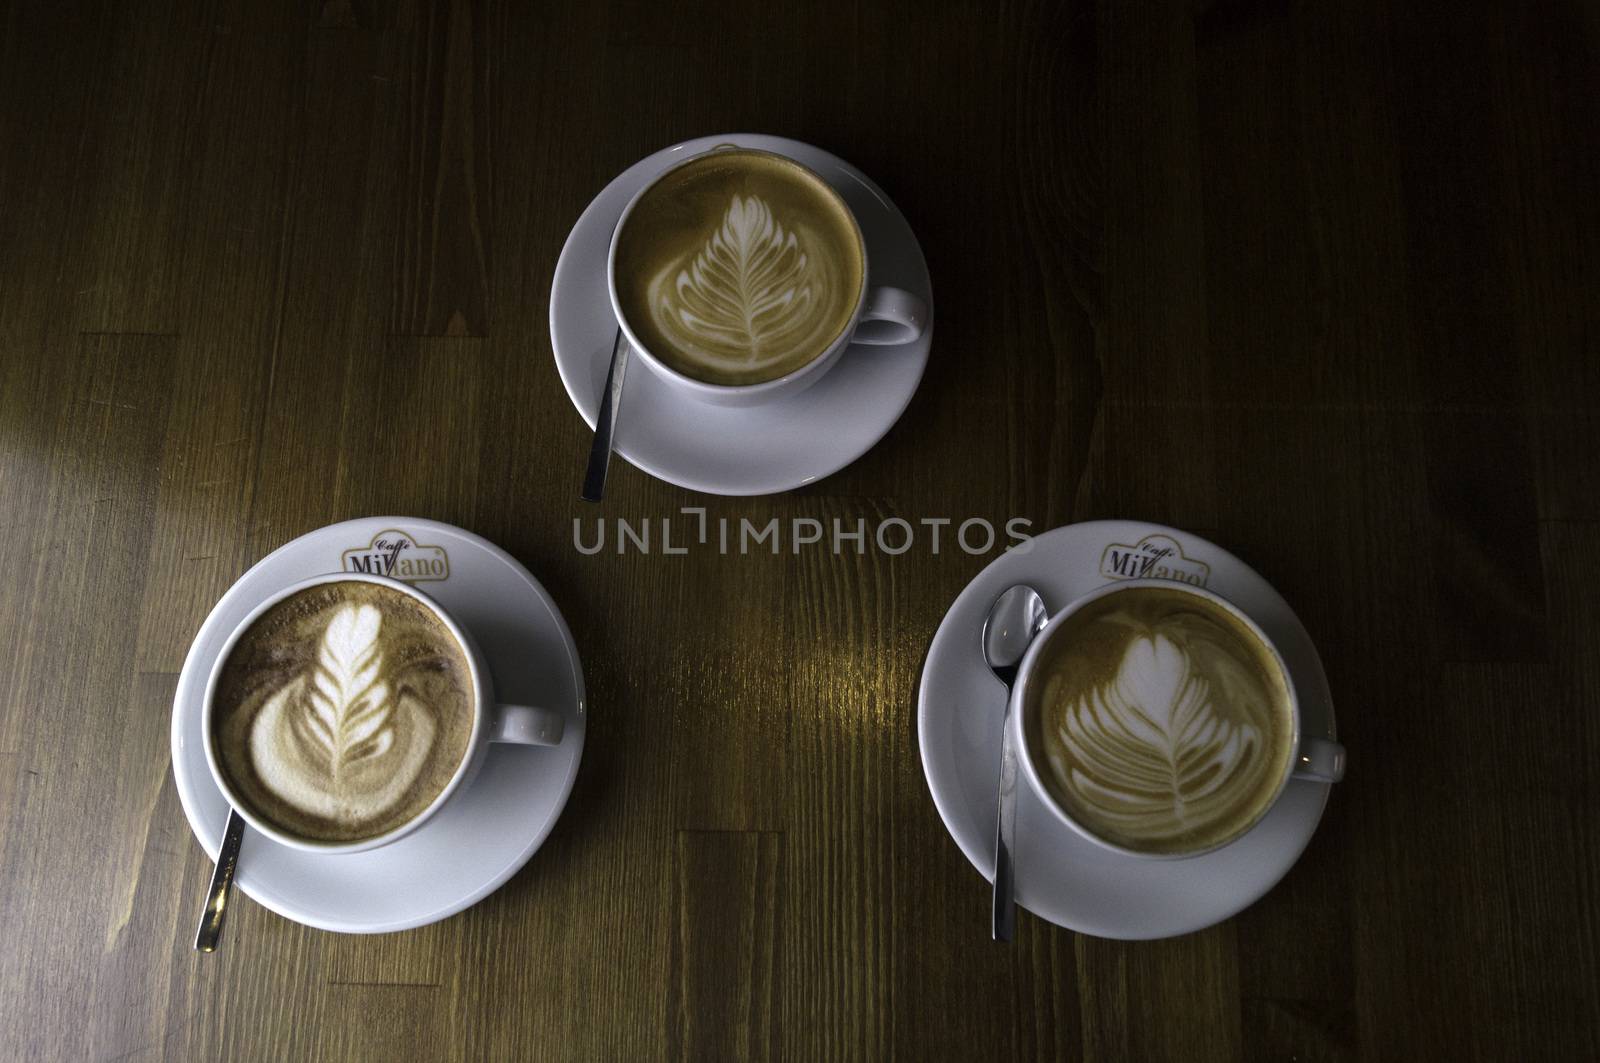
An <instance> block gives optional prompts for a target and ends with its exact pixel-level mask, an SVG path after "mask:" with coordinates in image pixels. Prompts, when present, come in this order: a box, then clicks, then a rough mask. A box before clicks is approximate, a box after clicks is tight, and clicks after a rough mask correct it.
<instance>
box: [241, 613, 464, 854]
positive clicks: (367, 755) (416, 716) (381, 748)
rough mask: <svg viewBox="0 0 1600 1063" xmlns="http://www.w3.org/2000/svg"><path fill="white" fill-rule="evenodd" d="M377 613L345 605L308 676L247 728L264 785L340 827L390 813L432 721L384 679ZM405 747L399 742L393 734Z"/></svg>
mask: <svg viewBox="0 0 1600 1063" xmlns="http://www.w3.org/2000/svg"><path fill="white" fill-rule="evenodd" d="M382 624H383V615H382V613H381V612H380V611H379V610H378V609H376V608H374V607H373V606H370V605H362V606H354V605H347V606H345V607H343V608H341V609H340V610H339V611H338V612H336V613H335V614H334V616H333V619H332V620H331V621H329V623H328V626H327V628H326V629H325V630H324V631H323V634H322V640H321V644H320V646H319V647H318V652H317V663H316V665H315V666H314V667H313V668H312V669H311V672H310V675H309V676H305V675H303V676H300V677H298V678H296V679H294V680H291V681H290V682H289V683H287V684H285V685H284V686H283V687H282V688H281V689H279V690H278V691H276V692H274V693H273V694H271V695H270V696H269V697H268V698H267V699H266V701H265V703H264V704H263V706H262V708H261V711H260V712H259V713H258V714H257V716H256V718H255V721H254V723H253V724H252V725H251V733H250V755H251V762H252V764H253V766H254V767H255V770H256V774H257V775H258V776H259V777H260V779H261V781H262V783H263V784H264V785H265V786H266V787H267V789H269V790H271V791H272V792H273V793H275V794H277V796H278V797H280V798H282V799H283V800H285V801H287V802H288V803H290V804H291V805H293V806H295V807H296V808H298V809H300V810H301V811H303V812H307V813H310V814H312V815H317V816H323V817H326V818H328V819H333V820H337V821H339V822H344V823H359V822H362V821H365V820H370V819H373V818H375V817H377V816H379V815H382V814H383V813H384V812H386V811H388V810H389V809H390V808H392V807H393V806H394V805H395V804H396V803H397V802H399V801H400V799H401V798H402V797H403V796H404V795H405V792H406V790H407V789H408V788H409V787H410V786H411V784H412V782H414V781H415V780H416V777H417V774H418V772H420V771H421V769H422V765H423V763H424V761H426V759H427V757H428V752H429V750H430V748H431V747H432V744H433V736H434V730H435V728H434V723H433V720H432V719H431V718H430V717H429V715H428V713H427V712H426V711H424V710H423V708H422V707H421V706H419V705H418V704H417V703H416V701H415V700H414V699H412V698H410V697H409V696H406V695H401V696H400V697H393V696H391V692H390V689H389V685H388V684H387V683H386V682H384V679H383V672H384V662H383V653H382V650H381V648H380V646H379V642H378V634H379V630H380V628H381V627H382ZM401 735H404V736H406V741H404V742H403V743H402V742H401V741H400V736H401Z"/></svg>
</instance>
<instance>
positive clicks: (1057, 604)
mask: <svg viewBox="0 0 1600 1063" xmlns="http://www.w3.org/2000/svg"><path fill="white" fill-rule="evenodd" d="M1146 564H1148V566H1149V568H1148V570H1146V571H1145V572H1144V574H1145V575H1150V576H1166V577H1169V578H1178V579H1184V580H1186V581H1189V582H1195V583H1198V584H1199V585H1201V586H1205V587H1209V588H1210V589H1211V590H1213V591H1216V592H1217V593H1218V594H1220V595H1222V596H1223V597H1225V598H1227V599H1229V600H1230V601H1232V602H1233V603H1234V604H1235V605H1237V606H1239V607H1240V608H1241V609H1243V610H1244V611H1245V612H1246V613H1248V614H1250V616H1251V617H1252V618H1253V619H1254V620H1255V621H1256V622H1257V623H1258V624H1260V625H1261V627H1262V629H1263V630H1264V631H1265V632H1266V633H1267V634H1268V636H1270V637H1271V638H1272V640H1273V642H1274V643H1276V644H1277V646H1278V648H1279V650H1280V651H1281V652H1282V654H1283V658H1284V660H1285V662H1287V664H1288V666H1289V670H1290V672H1291V673H1292V674H1293V676H1294V682H1295V686H1296V689H1297V690H1298V692H1299V694H1300V699H1301V702H1300V703H1301V713H1302V721H1303V729H1304V732H1305V733H1306V734H1312V735H1326V736H1328V737H1329V738H1332V737H1334V726H1333V700H1332V698H1331V696H1330V695H1329V692H1328V681H1327V677H1326V676H1325V675H1324V674H1323V671H1322V661H1321V659H1320V658H1319V657H1318V656H1317V650H1316V647H1315V646H1313V645H1312V642H1311V637H1310V635H1308V634H1307V633H1306V630H1305V628H1304V627H1303V626H1302V625H1301V623H1300V621H1299V619H1298V618H1297V617H1296V616H1295V615H1294V611H1293V610H1291V609H1290V608H1289V605H1288V603H1287V602H1285V601H1284V600H1283V598H1282V597H1281V596H1280V595H1279V594H1278V592H1277V591H1275V590H1273V589H1272V586H1271V585H1270V584H1269V583H1267V581H1266V580H1265V579H1263V578H1262V577H1261V576H1260V575H1259V574H1258V573H1256V572H1255V571H1254V570H1253V569H1251V568H1250V567H1249V566H1247V565H1246V564H1245V563H1244V562H1243V561H1240V560H1239V559H1238V558H1237V557H1234V556H1233V555H1232V554H1230V553H1228V552H1227V551H1225V550H1223V549H1221V548H1220V547H1218V546H1216V545H1214V544H1212V543H1209V542H1207V541H1206V540H1204V539H1201V538H1198V537H1196V536H1193V535H1190V534H1188V533H1187V532H1181V531H1177V530H1175V529H1173V528H1166V527H1162V526H1161V525H1159V524H1145V523H1141V522H1135V521H1094V522H1090V523H1085V524H1073V525H1069V526H1067V527H1065V528H1057V529H1055V530H1054V531H1050V532H1046V533H1045V534H1043V535H1040V536H1038V537H1037V538H1035V539H1033V540H1032V542H1031V544H1030V548H1029V549H1027V551H1026V552H1022V551H1021V550H1018V551H1013V552H1011V553H1008V554H1005V555H1003V556H1002V557H1000V558H998V559H996V560H995V561H994V562H993V563H992V564H991V565H989V567H988V568H985V569H984V570H983V571H982V572H981V573H979V574H978V577H977V578H976V579H974V580H973V581H972V582H971V583H969V584H968V585H967V588H966V589H965V590H964V591H962V592H961V594H960V596H959V597H958V598H956V601H955V604H954V605H952V606H951V607H950V611H949V612H948V613H946V614H945V618H944V621H943V622H942V623H941V624H940V625H939V630H938V632H937V633H936V634H935V635H934V637H933V643H932V645H931V646H929V648H928V657H927V660H926V661H925V662H924V663H923V667H922V683H921V688H920V691H919V694H918V706H917V736H918V741H919V743H920V745H921V747H922V768H923V771H924V773H925V774H926V775H927V778H928V788H929V789H930V790H931V791H932V792H933V802H934V804H935V805H937V806H938V808H939V815H940V816H942V817H943V819H944V824H945V827H946V828H948V829H949V831H950V834H951V836H952V837H954V838H955V840H956V844H957V845H959V846H960V847H961V851H962V852H963V853H965V854H966V857H967V859H968V860H970V861H971V862H972V865H973V866H974V867H975V868H977V869H978V871H979V873H981V874H982V875H983V876H984V877H985V878H986V879H989V880H991V881H992V880H993V877H994V830H995V813H996V806H995V786H996V782H997V780H998V778H999V773H1000V721H1001V716H1002V713H1003V710H1004V705H1005V693H1004V690H1003V688H1002V687H1001V686H1000V683H999V681H998V680H996V679H995V678H994V675H993V674H992V673H991V672H990V671H989V669H988V666H987V665H985V663H984V660H983V647H982V645H981V644H980V633H981V632H982V630H983V621H984V618H985V617H986V616H987V614H988V612H989V606H990V605H991V604H993V602H994V600H995V598H996V597H998V596H999V594H1000V592H1001V591H1003V590H1005V589H1006V588H1007V587H1009V586H1011V585H1012V584H1014V583H1027V584H1030V585H1031V586H1033V588H1034V589H1035V590H1037V591H1038V592H1039V593H1040V595H1042V596H1043V597H1044V601H1045V605H1046V606H1047V607H1048V608H1049V609H1050V611H1051V612H1052V613H1054V612H1055V611H1056V610H1057V609H1060V608H1061V607H1062V606H1064V605H1066V604H1067V603H1068V602H1070V601H1072V600H1073V599H1074V598H1077V597H1079V596H1080V595H1082V594H1085V593H1087V592H1089V591H1091V590H1093V589H1095V588H1096V587H1099V586H1103V585H1104V584H1106V583H1108V582H1111V581H1113V580H1116V579H1123V578H1128V577H1131V576H1134V575H1138V574H1140V569H1141V568H1142V567H1143V566H1144V565H1146ZM1328 790H1329V785H1328V784H1327V783H1319V782H1310V781H1305V780H1300V779H1294V780H1291V781H1290V783H1289V787H1288V789H1287V790H1285V791H1284V794H1283V797H1282V798H1281V799H1280V800H1279V801H1278V803H1277V804H1276V805H1275V806H1274V807H1273V809H1272V811H1271V812H1269V813H1268V814H1267V816H1266V818H1265V819H1263V820H1262V821H1261V822H1260V823H1259V824H1258V825H1257V826H1256V827H1255V829H1253V830H1252V831H1250V832H1249V833H1248V834H1246V835H1245V836H1244V837H1243V838H1241V839H1239V840H1238V841H1237V842H1234V843H1233V844H1232V845H1228V846H1226V847H1224V848H1222V849H1219V850H1217V851H1216V852H1214V853H1209V854H1207V855H1205V856H1198V857H1194V858H1192V859H1189V860H1148V861H1146V860H1138V859H1136V858H1133V857H1129V856H1123V855H1119V854H1116V853H1111V852H1107V851H1105V850H1103V849H1101V848H1099V847H1098V846H1095V845H1094V844H1092V843H1090V842H1088V841H1086V840H1084V839H1083V838H1081V837H1079V836H1078V835H1077V834H1075V833H1074V832H1073V831H1071V830H1069V829H1068V828H1067V827H1066V826H1064V825H1063V824H1061V823H1060V822H1059V821H1058V820H1057V819H1055V817H1054V816H1053V815H1052V814H1051V813H1050V811H1049V810H1048V809H1047V808H1045V807H1044V805H1043V804H1041V803H1040V801H1039V799H1038V798H1037V797H1036V796H1035V795H1034V793H1033V791H1032V790H1031V789H1029V787H1028V785H1027V783H1026V782H1025V781H1019V783H1018V785H1017V854H1016V883H1017V901H1018V903H1020V904H1022V905H1023V906H1024V907H1026V908H1027V909H1028V910H1029V911H1031V912H1033V913H1034V914H1036V915H1039V916H1042V917H1044V918H1045V919H1048V920H1050V921H1051V922H1052V923H1058V924H1060V925H1061V926H1065V927H1069V928H1071V929H1073V930H1077V931H1081V932H1082V933H1085V934H1094V935H1096V936H1098V937H1106V938H1159V937H1171V936H1173V935H1175V934H1186V933H1189V932H1190V931H1194V930H1200V929H1202V928H1204V927H1208V926H1210V925H1212V924H1213V923H1218V922H1221V921H1222V920H1224V919H1226V918H1228V917H1229V916H1231V915H1233V914H1234V913H1236V912H1238V911H1240V910H1241V909H1243V908H1245V907H1247V906H1249V905H1250V904H1252V903H1254V902H1255V901H1256V900H1257V899H1258V898H1260V897H1261V896H1262V894H1264V893H1266V892H1267V890H1269V889H1271V888H1272V886H1273V885H1274V884H1275V883H1276V882H1277V881H1278V880H1279V879H1280V878H1282V877H1283V876H1284V874H1285V873H1286V872H1287V871H1288V870H1289V868H1290V867H1291V866H1293V864H1294V862H1295V860H1296V859H1298V858H1299V856H1300V853H1301V852H1302V851H1303V850H1304V849H1305V847H1306V843H1307V842H1309V841H1310V840H1311V835H1312V833H1313V832H1314V831H1315V830H1316V828H1317V822H1318V821H1319V820H1320V819H1321V818H1322V810H1323V807H1324V806H1325V805H1326V804H1327V801H1328ZM973 932H974V933H977V932H978V931H977V930H976V929H975V930H974V931H973Z"/></svg>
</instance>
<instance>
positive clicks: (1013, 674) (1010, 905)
mask: <svg viewBox="0 0 1600 1063" xmlns="http://www.w3.org/2000/svg"><path fill="white" fill-rule="evenodd" d="M1049 619H1050V614H1049V613H1048V612H1046V611H1045V607H1044V600H1043V599H1042V598H1040V597H1039V592H1038V591H1036V590H1034V589H1033V588H1032V587H1029V586H1028V585H1027V584H1025V583H1019V584H1017V585H1016V586H1015V587H1012V588H1011V589H1009V590H1007V591H1006V592H1005V593H1004V594H1002V595H1000V597H998V598H996V599H995V602H994V605H992V606H990V607H989V616H988V618H987V619H986V620H984V622H983V659H984V660H985V661H987V662H988V663H989V670H990V671H991V672H993V673H994V677H995V678H996V679H998V680H1000V682H1001V683H1002V684H1004V686H1005V688H1006V704H1005V709H1004V711H1003V712H1002V713H1001V715H1000V793H999V800H1000V809H999V815H998V816H996V818H995V831H994V913H993V919H992V922H991V924H990V932H991V933H992V934H993V935H994V940H996V941H1010V940H1011V932H1012V931H1013V930H1014V929H1015V928H1016V925H1017V905H1016V889H1015V881H1014V879H1013V878H1012V873H1011V853H1012V849H1013V848H1014V843H1015V841H1016V827H1017V750H1016V746H1015V745H1014V744H1013V743H1012V741H1011V727H1010V723H1011V685H1012V684H1013V683H1015V682H1016V680H1017V667H1018V666H1019V665H1020V664H1021V663H1022V655H1023V654H1025V653H1026V652H1028V644H1029V643H1031V642H1032V641H1033V638H1034V636H1035V635H1037V634H1038V633H1039V631H1040V630H1041V629H1042V628H1043V627H1044V626H1045V624H1046V623H1047V622H1048V621H1049Z"/></svg>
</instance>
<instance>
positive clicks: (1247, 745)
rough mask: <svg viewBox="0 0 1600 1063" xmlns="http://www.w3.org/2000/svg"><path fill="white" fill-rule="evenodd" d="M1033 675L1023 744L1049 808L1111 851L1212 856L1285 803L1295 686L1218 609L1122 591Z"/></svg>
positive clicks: (1193, 600)
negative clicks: (1280, 800)
mask: <svg viewBox="0 0 1600 1063" xmlns="http://www.w3.org/2000/svg"><path fill="white" fill-rule="evenodd" d="M1034 668H1035V671H1034V672H1033V674H1032V679H1031V680H1030V682H1029V687H1028V690H1027V691H1026V695H1027V696H1026V697H1025V700H1024V703H1023V712H1024V716H1023V720H1024V741H1026V742H1027V743H1028V745H1029V748H1030V752H1032V753H1033V754H1034V758H1033V759H1034V762H1035V763H1036V764H1042V765H1044V766H1046V768H1047V770H1044V771H1042V772H1041V774H1042V775H1043V777H1044V782H1045V785H1046V786H1047V787H1048V789H1049V790H1050V793H1051V796H1053V797H1054V798H1055V799H1056V801H1057V802H1058V803H1059V804H1060V805H1061V807H1062V808H1063V809H1064V810H1065V811H1066V812H1067V813H1068V814H1069V815H1071V816H1072V818H1073V819H1075V820H1076V821H1077V822H1078V823H1080V824H1082V825H1083V826H1084V827H1086V828H1088V829H1089V830H1090V831H1091V832H1092V833H1094V834H1097V835H1099V836H1100V837H1102V838H1104V839H1106V840H1107V841H1109V842H1112V843H1113V844H1116V845H1120V846H1123V847H1124V848H1128V849H1134V850H1138V851H1141V852H1156V853H1168V854H1173V853H1183V852H1195V851H1200V850H1204V849H1209V848H1211V847H1213V846H1216V845H1220V844H1222V843H1223V842H1226V841H1228V840H1230V839H1232V838H1234V837H1236V836H1237V835H1238V834H1240V833H1242V832H1243V831H1244V830H1246V829H1247V828H1248V827H1250V826H1251V825H1252V824H1253V823H1254V822H1255V821H1256V820H1257V819H1258V818H1259V817H1260V816H1261V814H1262V813H1264V812H1265V811H1266V808H1267V807H1268V805H1269V804H1270V803H1271V801H1272V800H1273V798H1274V797H1275V796H1276V794H1277V791H1278V786H1279V784H1280V782H1281V781H1282V779H1283V776H1284V773H1285V772H1286V771H1287V770H1288V761H1289V758H1290V756H1291V753H1292V748H1291V744H1292V741H1293V737H1294V724H1293V707H1292V702H1291V700H1290V694H1289V689H1288V686H1287V682H1286V680H1285V677H1284V675H1283V672H1282V669H1281V668H1280V666H1279V664H1278V662H1277V659H1276V657H1275V656H1274V654H1273V653H1272V651H1271V650H1270V649H1269V648H1268V647H1267V646H1266V644H1264V643H1263V642H1262V641H1261V639H1260V638H1259V637H1257V636H1256V634H1255V633H1254V632H1253V631H1252V630H1251V629H1250V628H1249V627H1248V626H1246V625H1245V624H1243V623H1241V622H1240V621H1239V619H1238V618H1237V617H1235V616H1233V615H1232V614H1231V613H1229V612H1228V611H1227V610H1226V609H1224V608H1222V607H1220V606H1218V605H1216V604H1214V603H1213V602H1211V601H1209V600H1207V599H1205V598H1201V597H1200V596H1198V595H1194V594H1189V593H1187V592H1185V591H1182V590H1178V589H1172V590H1168V589H1166V588H1161V587H1129V588H1126V589H1124V590H1120V591H1115V592H1112V593H1110V594H1107V595H1106V596H1105V597H1103V598H1099V599H1096V600H1095V601H1092V602H1090V603H1089V604H1088V605H1086V606H1084V607H1083V608H1082V609H1081V610H1080V611H1079V612H1077V613H1075V614H1073V615H1072V616H1071V617H1069V618H1068V619H1067V620H1065V621H1063V623H1062V626H1061V627H1060V628H1059V629H1057V630H1056V631H1055V632H1053V633H1052V634H1051V637H1050V642H1049V643H1048V644H1047V645H1046V646H1044V647H1042V648H1041V651H1040V657H1039V659H1038V661H1037V663H1036V664H1035V665H1034ZM1040 752H1042V753H1043V756H1042V757H1040V756H1038V753H1040Z"/></svg>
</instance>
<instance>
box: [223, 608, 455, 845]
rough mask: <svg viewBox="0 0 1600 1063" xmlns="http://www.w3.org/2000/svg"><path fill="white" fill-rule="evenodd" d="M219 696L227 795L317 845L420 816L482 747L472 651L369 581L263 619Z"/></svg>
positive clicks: (239, 646)
mask: <svg viewBox="0 0 1600 1063" xmlns="http://www.w3.org/2000/svg"><path fill="white" fill-rule="evenodd" d="M214 697H215V702H214V705H215V707H214V709H213V714H212V721H211V727H212V743H213V747H214V749H215V751H216V754H217V759H218V761H219V763H220V766H221V769H222V772H223V774H224V775H225V776H226V778H227V781H228V784H229V786H230V787H231V788H232V789H233V790H234V792H235V793H236V794H238V795H239V797H240V798H241V799H242V800H243V801H245V802H247V803H248V805H249V808H250V810H251V811H252V812H254V813H256V814H257V815H258V816H260V817H261V818H262V819H264V820H266V821H267V822H268V823H270V824H272V825H273V826H276V827H278V828H279V829H281V830H283V831H285V832H287V833H289V834H294V835H298V836H300V837H303V838H307V839H310V840H313V841H325V842H338V843H343V842H353V841H360V840H362V839H365V838H371V837H376V836H377V835H380V834H384V833H386V832H388V831H390V830H393V829H394V828H396V827H399V826H401V825H403V824H405V823H406V822H408V821H409V820H411V819H412V818H414V817H415V816H417V815H419V814H420V813H421V812H422V811H423V810H424V809H426V808H427V807H428V806H429V805H431V804H432V803H433V800H434V798H436V797H437V796H438V795H439V794H440V792H441V791H443V790H444V788H445V787H446V786H447V785H449V783H450V780H451V778H452V777H453V776H454V775H455V772H456V769H457V767H459V766H460V764H461V760H462V758H463V756H464V755H465V753H466V749H467V743H468V740H469V739H470V737H471V734H472V724H473V715H474V703H473V698H474V694H473V687H472V672H471V669H470V667H469V665H468V663H467V656H466V652H465V650H464V649H463V648H462V646H461V644H460V643H459V642H457V641H456V638H455V636H454V635H452V634H451V632H450V630H449V629H448V628H447V627H446V626H445V625H444V624H443V623H442V622H441V621H440V620H439V618H438V617H437V616H436V615H435V614H434V613H433V612H432V611H431V610H429V609H428V608H427V607H426V606H425V605H423V604H422V603H421V602H420V601H418V600H417V599H415V598H412V597H411V596H410V595H407V594H404V593H402V592H401V591H397V590H395V589H393V588H392V587H385V586H382V585H380V584H375V583H367V582H362V581H358V580H342V581H336V582H332V583H322V584H317V585H316V586H313V587H309V588H307V589H305V590H303V591H300V592H299V593H297V594H293V595H291V596H289V597H288V598H285V599H284V600H283V601H281V602H279V603H277V604H276V605H274V606H273V607H271V608H270V609H268V610H267V611H266V612H265V613H263V614H262V615H261V616H259V617H257V618H256V620H255V622H254V623H252V624H251V625H250V627H249V628H248V629H247V630H246V631H245V632H244V634H243V635H241V636H240V638H239V640H238V642H237V643H235V645H234V647H233V650H232V651H231V652H230V653H229V655H228V659H227V661H226V662H225V663H224V665H223V668H222V672H221V674H220V675H219V677H218V682H217V687H216V692H215V696H214Z"/></svg>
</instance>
